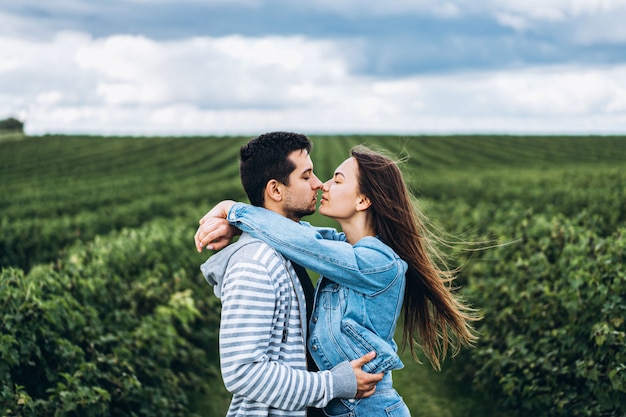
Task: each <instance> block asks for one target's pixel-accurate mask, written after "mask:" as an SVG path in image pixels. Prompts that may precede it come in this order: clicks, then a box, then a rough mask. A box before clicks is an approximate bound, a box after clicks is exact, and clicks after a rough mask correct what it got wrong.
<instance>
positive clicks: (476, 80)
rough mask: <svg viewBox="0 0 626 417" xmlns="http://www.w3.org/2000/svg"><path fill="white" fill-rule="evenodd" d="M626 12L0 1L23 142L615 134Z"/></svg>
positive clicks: (434, 5)
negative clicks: (264, 135)
mask: <svg viewBox="0 0 626 417" xmlns="http://www.w3.org/2000/svg"><path fill="white" fill-rule="evenodd" d="M624 22H626V0H449V1H445V0H420V1H418V0H385V1H380V0H308V1H306V2H296V1H288V0H107V1H97V0H52V1H41V0H19V1H16V0H0V119H3V118H6V117H17V118H19V119H21V120H23V121H25V122H26V131H27V133H29V134H44V133H90V134H133V135H134V134H137V135H155V134H163V135H170V134H176V135H189V134H219V135H222V134H227V135H228V134H258V133H261V132H264V131H269V130H278V129H280V130H297V131H300V132H303V133H308V134H316V133H394V134H413V133H415V134H419V133H427V134H428V133H513V134H528V133H531V134H534V133H536V134H539V133H541V134H544V133H548V134H562V133H569V134H614V133H620V134H624V133H626V24H625V23H624Z"/></svg>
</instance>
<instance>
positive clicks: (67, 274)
mask: <svg viewBox="0 0 626 417" xmlns="http://www.w3.org/2000/svg"><path fill="white" fill-rule="evenodd" d="M192 231H193V230H192V229H189V228H188V227H181V226H180V225H178V226H177V225H176V224H175V223H166V222H153V223H151V224H149V225H147V226H146V227H144V228H142V229H136V230H124V231H122V232H120V233H118V234H115V235H112V236H109V237H98V238H96V239H95V241H94V242H93V243H92V244H89V245H87V246H86V247H81V246H76V247H73V248H72V249H71V250H70V251H69V252H68V254H67V256H66V257H65V258H63V259H61V260H60V261H59V262H58V263H57V264H56V265H48V266H37V267H35V268H33V269H32V270H31V271H30V272H29V273H28V274H27V275H25V274H24V273H23V272H22V271H21V270H19V269H13V268H9V269H5V270H3V271H2V275H1V276H0V299H1V300H2V311H3V317H2V320H1V322H0V328H1V329H2V338H1V339H0V380H1V381H2V389H1V391H0V405H1V406H2V408H3V409H4V411H5V414H7V415H24V416H40V415H59V416H148V415H150V416H189V415H193V414H192V413H191V412H190V404H191V402H192V401H193V398H191V397H192V396H194V395H205V394H206V391H207V385H206V381H207V380H208V379H214V378H216V376H217V375H219V374H218V371H217V355H216V354H215V353H214V352H216V348H217V329H218V324H217V323H218V320H219V306H218V301H217V299H216V298H215V297H212V296H211V291H210V287H208V286H207V285H205V283H204V282H203V281H202V280H200V279H198V278H199V274H198V273H197V265H198V263H199V262H198V260H197V259H195V257H194V256H193V255H191V254H193V250H192V249H191V248H190V246H191V244H190V243H189V241H190V238H189V236H190V235H191V233H192ZM190 266H191V267H192V268H193V269H190ZM191 271H193V273H192V274H190V272H191Z"/></svg>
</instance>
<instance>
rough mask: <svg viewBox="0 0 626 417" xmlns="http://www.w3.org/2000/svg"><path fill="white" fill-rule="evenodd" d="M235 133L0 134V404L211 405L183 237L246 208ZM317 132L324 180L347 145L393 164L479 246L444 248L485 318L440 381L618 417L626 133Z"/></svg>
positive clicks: (204, 342)
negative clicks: (218, 205)
mask: <svg viewBox="0 0 626 417" xmlns="http://www.w3.org/2000/svg"><path fill="white" fill-rule="evenodd" d="M247 139H248V138H239V137H197V138H193V137H184V138H143V137H135V138H124V137H74V136H45V137H27V138H24V139H21V140H8V141H0V213H1V214H0V250H1V253H0V266H1V267H2V268H3V269H2V273H1V276H0V303H2V306H3V308H2V311H3V318H2V319H1V321H0V328H1V329H2V336H1V339H0V379H1V380H2V383H1V388H0V410H5V414H7V415H55V413H56V415H67V416H73V415H81V416H91V415H93V416H109V415H116V416H117V415H122V416H124V415H127V416H131V415H133V416H141V415H157V416H159V415H162V416H175V415H176V416H191V415H220V414H223V406H224V404H225V402H224V399H223V398H218V397H219V395H220V394H216V393H221V392H223V391H219V390H217V391H216V390H215V389H214V388H215V386H216V385H220V384H221V381H220V378H219V373H218V367H217V352H216V348H217V341H216V337H217V333H216V332H217V326H218V319H219V302H218V300H217V299H216V298H215V297H213V296H212V294H211V290H210V287H208V286H207V285H205V284H204V282H203V279H202V277H201V276H200V274H199V273H198V265H199V264H200V263H201V262H202V260H204V258H206V256H208V255H206V254H204V255H199V254H197V253H195V251H194V248H193V242H192V236H193V232H194V231H195V227H196V224H197V219H198V218H199V217H200V216H201V215H202V214H203V213H204V212H205V211H206V210H207V209H208V208H210V207H211V205H212V204H213V203H215V202H217V201H219V200H221V199H223V198H235V199H244V197H245V195H244V194H243V192H242V190H241V187H240V185H239V178H238V167H237V154H238V149H239V147H240V146H241V145H242V144H243V143H245V142H246V141H247ZM312 139H313V141H314V149H313V152H312V159H313V161H314V164H315V170H316V173H317V174H318V176H319V177H320V178H322V179H324V178H328V177H329V176H330V175H331V173H332V171H333V169H334V168H335V167H336V166H337V165H338V164H339V163H340V162H341V161H342V160H343V159H344V158H345V157H346V156H347V155H348V151H349V149H350V147H352V146H353V145H356V144H362V143H365V144H369V145H370V146H373V147H376V148H382V149H386V150H388V151H389V152H390V153H391V154H393V155H396V156H397V157H399V158H400V159H403V160H404V162H403V163H402V168H403V170H404V172H405V175H406V178H407V181H408V183H409V185H410V188H411V189H412V191H413V192H414V193H415V194H416V196H417V197H418V198H419V203H420V205H421V207H422V209H423V211H425V212H426V214H427V215H429V217H430V218H431V220H432V221H433V222H434V223H435V224H437V225H439V226H441V227H442V228H443V229H445V230H446V231H447V232H449V233H450V236H451V239H452V240H456V241H465V242H482V243H481V244H479V245H478V246H472V245H470V246H469V247H468V245H465V246H463V245H453V246H452V248H451V254H452V255H453V257H454V258H453V259H455V260H456V261H457V263H458V264H459V265H461V266H463V270H462V273H461V276H460V278H459V283H460V284H461V285H462V288H461V291H462V292H463V294H464V295H465V296H466V297H467V298H468V299H469V300H470V301H471V302H472V304H474V305H475V306H476V307H477V308H479V309H481V311H482V312H483V313H484V316H485V318H484V320H483V321H482V322H481V324H480V328H479V330H480V332H481V339H480V342H479V343H478V345H477V347H476V348H475V349H472V350H468V351H464V352H463V353H462V354H461V356H460V357H458V358H456V359H455V360H454V361H448V362H447V364H446V366H445V369H444V374H449V375H450V376H451V377H452V378H455V379H458V380H461V381H462V382H464V383H466V384H468V386H473V387H475V388H476V389H477V390H479V391H480V392H481V395H485V396H486V397H487V398H490V399H492V400H493V401H494V403H495V404H499V405H500V406H502V407H503V410H504V409H506V410H514V411H507V412H506V413H505V414H506V415H511V414H512V413H513V412H517V413H518V414H519V415H521V416H525V415H529V414H530V413H533V414H535V415H538V416H621V415H623V414H624V413H626V336H625V332H626V330H625V329H626V324H625V323H624V317H626V306H625V305H624V303H623V297H624V295H625V294H626V272H625V270H624V266H623V265H624V263H625V261H626V254H625V252H624V248H625V246H626V243H625V233H626V170H625V169H624V168H625V167H626V163H625V162H624V161H626V138H620V137H517V136H476V137H472V136H451V137H446V136H440V137H426V136H424V137H398V136H393V137H389V136H337V137H333V136H320V137H312ZM308 220H310V221H311V222H312V223H314V224H315V223H320V224H331V223H329V222H328V220H326V219H323V218H321V217H320V216H318V215H314V216H312V217H311V218H309V219H308ZM464 248H469V249H473V250H464ZM477 248H482V249H481V250H476V249H477ZM400 372H402V371H400ZM416 384H417V385H416V387H419V383H416ZM416 389H417V388H416ZM409 406H410V408H411V409H412V411H413V414H414V415H420V414H419V405H418V404H416V405H413V406H412V405H411V404H409ZM468 415H471V413H470V414H468ZM503 415H504V414H503Z"/></svg>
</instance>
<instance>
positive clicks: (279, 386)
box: [219, 248, 357, 410]
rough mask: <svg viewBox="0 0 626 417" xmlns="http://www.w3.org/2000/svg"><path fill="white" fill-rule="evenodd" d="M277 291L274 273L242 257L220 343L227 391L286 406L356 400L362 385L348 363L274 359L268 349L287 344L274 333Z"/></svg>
mask: <svg viewBox="0 0 626 417" xmlns="http://www.w3.org/2000/svg"><path fill="white" fill-rule="evenodd" d="M268 249H269V248H268ZM276 292H277V288H275V286H274V285H273V282H272V278H271V274H270V273H268V272H267V270H266V269H265V267H264V266H263V265H262V264H260V263H257V262H254V261H252V260H239V261H238V262H237V263H236V264H235V266H234V267H233V268H231V269H230V270H229V272H228V274H227V276H225V277H224V284H223V287H222V317H221V324H220V336H219V347H220V365H221V371H222V377H223V379H224V384H225V386H226V389H227V390H228V391H230V392H231V393H233V394H235V395H239V396H242V397H245V398H246V399H247V400H252V401H256V402H260V403H263V404H267V405H269V406H270V407H273V408H278V409H282V410H301V409H303V408H305V407H318V408H321V407H324V406H325V405H326V404H328V402H329V401H330V400H331V399H333V398H353V397H354V396H355V395H356V386H357V383H356V376H355V375H354V371H353V370H352V367H351V365H350V364H349V363H348V362H344V363H342V364H339V365H337V366H336V367H335V368H333V369H332V370H330V371H321V372H308V371H306V370H300V369H294V368H293V367H291V366H289V365H288V363H284V362H277V361H275V360H272V358H271V355H270V354H268V352H270V351H272V350H274V349H276V346H277V345H280V344H281V343H284V341H282V342H281V339H280V336H279V337H278V338H277V336H276V334H275V332H274V331H273V329H274V328H275V326H276V323H275V320H276V317H275V314H274V311H275V307H276V304H277V302H278V296H277V294H276ZM288 343H290V342H289V340H288ZM294 343H295V342H294ZM297 343H302V340H301V337H300V338H299V339H298V341H297ZM286 350H287V351H289V346H287V347H286ZM287 355H288V354H287Z"/></svg>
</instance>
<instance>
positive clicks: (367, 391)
mask: <svg viewBox="0 0 626 417" xmlns="http://www.w3.org/2000/svg"><path fill="white" fill-rule="evenodd" d="M375 357H376V352H370V353H368V354H365V355H363V356H361V357H360V358H359V359H355V360H353V361H351V362H350V364H351V365H352V369H354V374H355V375H356V396H355V397H354V398H365V397H369V396H370V395H372V394H373V393H374V391H376V384H377V383H379V382H380V380H381V379H383V375H384V374H383V373H379V374H369V373H367V372H365V371H364V370H363V369H361V368H362V367H363V365H365V364H366V363H368V362H369V361H371V360H372V359H374V358H375Z"/></svg>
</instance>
